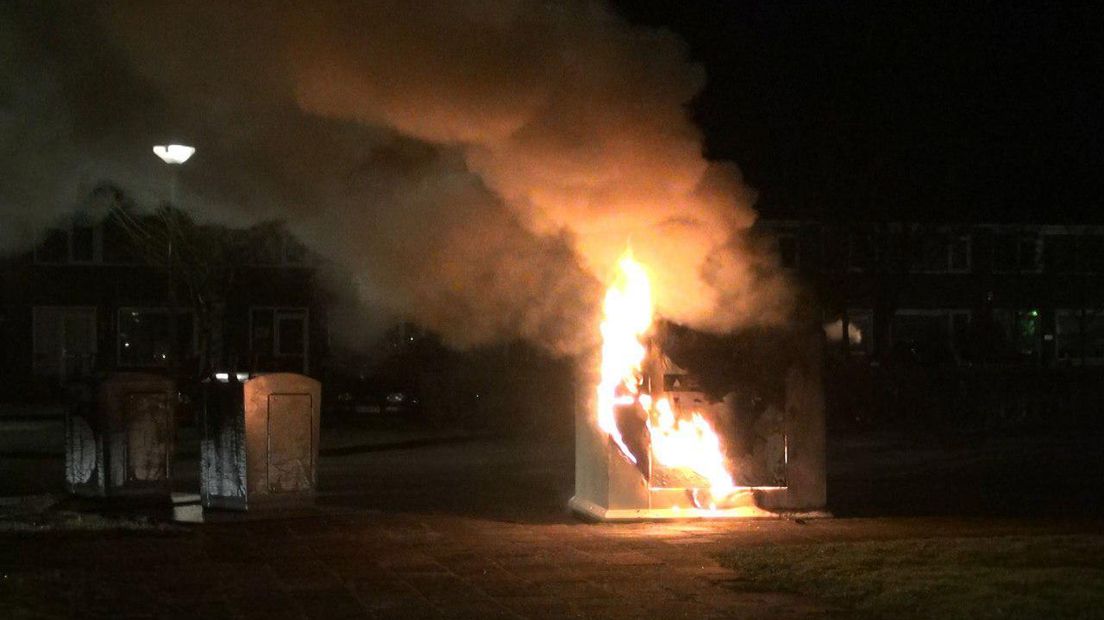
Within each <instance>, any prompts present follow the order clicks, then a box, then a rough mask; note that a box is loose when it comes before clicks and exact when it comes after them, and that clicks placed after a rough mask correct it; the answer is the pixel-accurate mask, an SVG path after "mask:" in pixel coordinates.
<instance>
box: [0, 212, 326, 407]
mask: <svg viewBox="0 0 1104 620" xmlns="http://www.w3.org/2000/svg"><path fill="white" fill-rule="evenodd" d="M136 227H138V228H136ZM171 228H172V222H169V221H165V220H164V218H161V219H160V220H159V219H158V218H157V217H156V216H146V217H145V218H144V219H141V218H135V217H129V216H127V215H126V214H125V212H123V211H116V212H115V213H113V214H112V215H111V216H109V217H107V218H103V219H101V220H99V221H96V222H87V221H82V220H81V219H80V218H77V219H76V220H75V221H74V222H72V224H71V225H68V226H64V227H59V228H57V229H55V230H52V231H50V232H49V233H48V234H46V235H44V239H43V240H42V241H41V242H40V243H39V244H38V245H37V246H35V247H34V248H33V249H31V250H29V251H27V252H24V253H21V254H19V255H15V256H8V257H5V258H4V259H3V262H2V263H0V373H2V374H3V382H2V384H3V385H4V386H5V394H4V397H5V398H6V399H10V398H23V397H26V398H38V397H48V396H50V395H51V394H52V393H54V392H56V388H57V386H59V385H63V384H65V383H67V382H69V381H72V380H74V379H77V378H80V377H83V376H87V375H89V374H90V373H93V372H96V371H111V370H151V369H157V370H162V371H164V370H169V369H172V370H173V371H175V372H177V373H178V374H182V375H196V374H199V373H201V372H203V371H204V370H205V369H204V368H203V367H204V366H207V367H210V366H213V365H219V366H222V367H228V368H231V369H237V370H245V371H256V372H260V371H294V372H302V373H306V374H313V373H314V371H315V370H316V369H317V368H318V366H317V365H318V364H319V362H320V360H321V359H323V358H324V356H325V355H326V338H327V334H326V331H325V329H324V325H325V313H326V303H325V299H326V298H325V295H323V294H322V292H321V290H320V288H319V287H318V286H317V283H316V269H315V266H314V265H313V264H312V262H311V258H310V256H309V254H308V253H307V251H306V250H305V249H304V248H303V247H302V246H301V245H300V244H299V243H297V242H296V241H295V239H293V238H292V237H291V236H290V235H288V234H287V233H286V231H284V230H283V229H282V228H281V227H280V226H277V225H264V226H258V227H255V228H253V229H249V230H237V231H235V230H227V229H214V228H211V229H206V228H204V227H194V228H192V229H191V230H189V231H187V232H185V233H176V234H172V235H162V237H161V238H159V239H154V241H153V242H152V243H144V242H143V240H144V239H145V237H144V235H145V236H149V235H150V234H155V233H164V232H165V230H169V229H171ZM170 238H173V240H174V242H175V243H176V247H175V248H173V249H172V250H168V248H169V247H171V245H172V244H170V243H167V241H168V239H170ZM197 240H198V241H201V242H202V244H203V245H202V246H201V247H196V248H188V247H186V246H187V243H188V242H194V241H197ZM211 248H217V250H216V251H212V250H211ZM151 250H152V251H154V252H165V251H168V252H170V253H171V252H173V251H175V252H176V253H177V254H178V255H180V254H184V253H186V252H188V251H189V250H190V251H191V252H192V253H193V254H194V256H193V257H192V261H191V263H190V264H189V261H188V260H187V258H181V257H179V256H177V257H170V256H166V259H165V260H164V261H161V260H160V258H159V257H158V256H150V252H151ZM212 254H218V255H217V256H214V255H212ZM187 270H192V271H194V273H189V274H185V273H181V272H182V271H187ZM196 299H201V300H202V303H196ZM206 370H209V368H207V369H206Z"/></svg>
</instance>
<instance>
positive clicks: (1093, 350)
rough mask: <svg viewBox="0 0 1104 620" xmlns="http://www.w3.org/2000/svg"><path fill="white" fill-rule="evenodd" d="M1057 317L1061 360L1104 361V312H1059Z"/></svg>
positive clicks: (1056, 355) (1056, 347)
mask: <svg viewBox="0 0 1104 620" xmlns="http://www.w3.org/2000/svg"><path fill="white" fill-rule="evenodd" d="M1054 318H1055V328H1056V329H1055V332H1056V333H1055V341H1056V342H1055V343H1054V344H1055V346H1054V355H1055V357H1056V358H1057V359H1058V360H1059V361H1068V362H1072V363H1079V362H1081V361H1084V362H1095V363H1100V362H1104V311H1102V310H1085V311H1078V310H1057V311H1056V312H1055V316H1054Z"/></svg>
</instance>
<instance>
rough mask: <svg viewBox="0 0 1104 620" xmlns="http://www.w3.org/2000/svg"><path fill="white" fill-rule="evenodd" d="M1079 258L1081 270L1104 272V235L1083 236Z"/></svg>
mask: <svg viewBox="0 0 1104 620" xmlns="http://www.w3.org/2000/svg"><path fill="white" fill-rule="evenodd" d="M1079 259H1080V260H1079V261H1078V262H1079V263H1080V267H1081V271H1084V272H1086V273H1104V236H1101V235H1086V236H1085V237H1082V238H1081V251H1080V252H1079Z"/></svg>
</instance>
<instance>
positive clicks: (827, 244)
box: [821, 226, 850, 272]
mask: <svg viewBox="0 0 1104 620" xmlns="http://www.w3.org/2000/svg"><path fill="white" fill-rule="evenodd" d="M821 243H822V244H823V246H822V247H823V249H824V252H823V263H822V265H823V268H824V271H828V272H832V271H843V270H844V268H845V267H846V266H847V261H848V254H849V253H850V252H849V247H848V246H849V245H850V244H849V243H848V237H847V236H846V235H844V233H843V231H842V230H841V229H840V228H839V227H838V226H825V227H824V228H823V229H822V230H821Z"/></svg>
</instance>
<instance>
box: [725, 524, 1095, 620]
mask: <svg viewBox="0 0 1104 620" xmlns="http://www.w3.org/2000/svg"><path fill="white" fill-rule="evenodd" d="M720 560H721V562H722V563H723V564H725V565H726V566H728V567H730V568H732V569H735V570H736V571H738V572H739V573H740V577H741V581H739V582H737V584H736V585H734V586H733V587H736V588H739V589H747V590H755V591H779V590H783V591H790V592H797V593H801V594H807V595H811V596H815V597H818V598H820V599H823V600H825V601H829V602H831V603H833V604H835V605H838V606H840V607H842V608H844V609H846V610H848V611H849V612H850V613H851V614H853V615H855V616H860V617H871V618H882V617H895V618H1104V536H1091V535H1077V536H1030V537H994V538H933V539H909V540H895V541H868V542H854V543H823V544H810V545H776V546H770V547H754V548H747V549H740V550H738V551H732V552H728V553H726V554H724V555H723V556H722V557H721V558H720Z"/></svg>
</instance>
